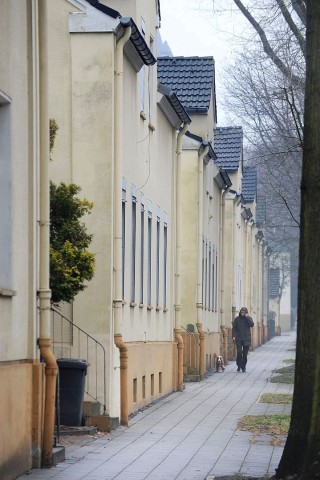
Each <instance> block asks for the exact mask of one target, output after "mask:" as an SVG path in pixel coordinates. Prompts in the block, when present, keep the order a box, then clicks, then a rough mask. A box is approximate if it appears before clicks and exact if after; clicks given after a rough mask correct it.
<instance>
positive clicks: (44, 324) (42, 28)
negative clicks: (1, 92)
mask: <svg viewBox="0 0 320 480" xmlns="http://www.w3.org/2000/svg"><path fill="white" fill-rule="evenodd" d="M33 6H34V7H35V9H37V10H38V29H39V30H38V32H39V43H38V45H39V46H38V58H39V87H40V88H39V93H40V97H39V113H40V118H39V125H40V178H39V190H40V219H39V230H40V255H39V257H40V259H39V262H40V265H39V268H40V272H39V291H38V296H39V310H40V333H39V338H38V345H39V348H40V355H41V358H42V359H43V360H44V361H45V364H46V367H45V377H46V381H45V400H44V423H43V448H42V466H44V467H48V466H51V465H52V448H53V437H54V421H55V396H56V379H57V374H58V366H57V362H56V359H55V357H54V355H53V352H52V350H51V337H50V335H51V333H50V331H51V329H50V325H51V290H50V183H49V159H50V157H49V146H50V145H49V114H48V112H49V108H48V79H49V74H48V60H49V49H48V32H47V26H48V23H49V22H48V12H47V2H46V1H44V0H38V2H37V3H36V2H34V5H33Z"/></svg>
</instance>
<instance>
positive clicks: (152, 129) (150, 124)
mask: <svg viewBox="0 0 320 480" xmlns="http://www.w3.org/2000/svg"><path fill="white" fill-rule="evenodd" d="M148 128H149V130H151V131H152V132H154V131H155V129H156V127H155V126H154V125H152V123H149V124H148Z"/></svg>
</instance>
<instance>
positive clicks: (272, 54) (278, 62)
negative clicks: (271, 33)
mask: <svg viewBox="0 0 320 480" xmlns="http://www.w3.org/2000/svg"><path fill="white" fill-rule="evenodd" d="M233 1H234V3H235V4H236V6H237V7H238V8H239V10H240V11H241V12H242V13H243V15H244V16H245V17H246V19H247V20H248V21H249V22H250V23H251V25H252V26H253V28H254V29H255V31H256V32H257V34H258V35H259V37H260V40H261V42H262V46H263V50H264V52H265V53H266V54H267V55H268V57H269V58H270V60H271V61H272V62H273V63H274V64H275V65H276V66H277V67H278V69H279V70H280V72H281V73H282V74H283V75H284V76H285V77H286V78H287V79H288V80H289V81H290V82H291V83H293V84H294V85H299V86H301V84H302V83H303V80H302V79H301V78H300V77H298V76H297V75H295V74H294V73H293V72H292V70H291V69H289V68H288V67H286V65H285V64H284V63H283V61H282V60H281V59H280V58H279V57H278V55H277V54H276V53H275V51H274V50H273V48H272V47H271V45H270V43H269V41H268V39H267V36H266V34H265V31H264V30H263V28H262V27H261V26H260V24H259V23H258V22H257V21H256V20H255V19H254V18H253V16H252V15H251V13H250V12H249V10H248V9H247V8H246V7H245V6H244V5H243V3H242V2H241V0H233Z"/></svg>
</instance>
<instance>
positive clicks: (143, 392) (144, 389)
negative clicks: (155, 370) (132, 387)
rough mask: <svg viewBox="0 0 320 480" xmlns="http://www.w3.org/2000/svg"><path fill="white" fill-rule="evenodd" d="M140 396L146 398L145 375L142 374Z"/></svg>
mask: <svg viewBox="0 0 320 480" xmlns="http://www.w3.org/2000/svg"><path fill="white" fill-rule="evenodd" d="M141 393H142V398H146V377H145V375H143V377H142V392H141Z"/></svg>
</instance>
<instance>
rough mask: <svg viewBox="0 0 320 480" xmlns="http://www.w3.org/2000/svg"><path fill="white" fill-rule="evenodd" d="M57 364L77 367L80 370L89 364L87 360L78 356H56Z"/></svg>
mask: <svg viewBox="0 0 320 480" xmlns="http://www.w3.org/2000/svg"><path fill="white" fill-rule="evenodd" d="M57 364H58V367H63V368H79V369H81V370H85V369H86V368H87V367H88V366H89V365H90V363H88V362H87V360H83V359H80V358H57Z"/></svg>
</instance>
